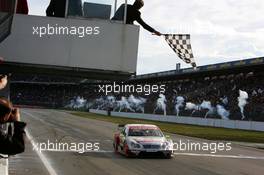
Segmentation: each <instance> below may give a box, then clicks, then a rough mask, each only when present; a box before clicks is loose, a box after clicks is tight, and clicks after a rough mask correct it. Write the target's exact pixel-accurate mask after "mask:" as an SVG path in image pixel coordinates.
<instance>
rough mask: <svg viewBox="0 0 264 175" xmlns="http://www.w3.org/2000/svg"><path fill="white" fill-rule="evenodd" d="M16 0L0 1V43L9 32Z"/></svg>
mask: <svg viewBox="0 0 264 175" xmlns="http://www.w3.org/2000/svg"><path fill="white" fill-rule="evenodd" d="M15 4H16V0H0V42H2V41H3V40H4V39H5V38H6V37H7V36H8V35H9V34H10V32H11V26H12V20H13V15H14V11H15Z"/></svg>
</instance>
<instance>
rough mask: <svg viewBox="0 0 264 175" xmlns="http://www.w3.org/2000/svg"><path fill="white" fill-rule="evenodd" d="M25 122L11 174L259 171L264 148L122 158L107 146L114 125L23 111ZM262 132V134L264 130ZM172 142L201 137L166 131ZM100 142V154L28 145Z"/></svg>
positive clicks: (188, 174)
mask: <svg viewBox="0 0 264 175" xmlns="http://www.w3.org/2000/svg"><path fill="white" fill-rule="evenodd" d="M22 120H23V121H25V122H27V123H28V126H27V132H28V139H27V142H26V143H27V150H26V152H25V153H23V154H20V155H18V156H15V157H11V158H10V161H9V164H10V171H9V172H10V174H11V175H13V174H14V175H35V174H37V175H48V174H50V175H90V174H91V175H94V174H95V175H97V174H98V175H119V174H120V175H121V174H122V175H124V174H125V175H148V174H149V175H164V174H166V175H170V174H171V175H172V174H173V175H177V174H179V175H220V174H221V175H231V174H232V175H236V174H241V175H247V174H248V175H258V174H259V175H263V172H264V150H259V149H255V148H249V147H242V146H239V145H234V144H232V150H231V151H229V152H219V153H216V154H210V153H208V152H176V153H175V155H174V157H173V158H172V159H163V158H159V157H154V158H153V157H150V158H149V157H143V158H129V159H127V158H125V157H124V156H122V155H119V154H115V153H114V152H113V149H112V138H113V133H114V131H115V130H116V124H113V123H108V122H102V121H97V120H91V119H85V118H81V117H76V116H72V115H71V114H68V113H66V112H63V111H56V110H47V109H23V110H22ZM263 135H264V134H263ZM171 138H172V139H173V141H179V139H182V140H192V141H196V142H203V141H205V142H208V141H206V140H201V139H195V138H189V137H183V136H179V135H171ZM47 140H50V141H58V142H75V143H82V142H99V143H100V152H86V153H83V154H79V153H76V152H58V151H56V150H52V151H47V152H42V153H39V152H37V151H33V147H32V143H35V144H36V143H42V142H44V143H46V142H47Z"/></svg>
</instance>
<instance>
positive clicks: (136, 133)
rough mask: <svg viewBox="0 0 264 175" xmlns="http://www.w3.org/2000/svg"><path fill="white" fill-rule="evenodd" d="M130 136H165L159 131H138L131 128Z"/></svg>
mask: <svg viewBox="0 0 264 175" xmlns="http://www.w3.org/2000/svg"><path fill="white" fill-rule="evenodd" d="M128 136H132V137H163V134H162V133H161V131H160V130H158V129H136V128H130V129H129V131H128Z"/></svg>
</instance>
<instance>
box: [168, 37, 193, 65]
mask: <svg viewBox="0 0 264 175" xmlns="http://www.w3.org/2000/svg"><path fill="white" fill-rule="evenodd" d="M164 36H165V40H166V41H167V43H168V44H169V46H170V47H171V48H172V49H173V50H174V52H175V53H176V54H177V55H178V57H179V58H180V59H182V60H183V61H184V62H186V63H187V64H191V65H192V66H193V67H194V68H196V63H195V61H194V58H193V52H192V47H191V36H190V35H189V34H180V35H175V34H165V35H164Z"/></svg>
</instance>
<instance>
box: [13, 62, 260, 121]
mask: <svg viewBox="0 0 264 175" xmlns="http://www.w3.org/2000/svg"><path fill="white" fill-rule="evenodd" d="M263 65H264V58H254V59H247V60H242V61H235V62H227V63H221V64H215V65H208V66H202V67H198V68H197V69H196V70H193V69H181V70H177V71H176V70H173V71H166V72H159V73H154V74H146V75H139V76H132V77H131V78H130V79H127V80H126V82H125V83H126V84H142V85H143V84H164V85H166V92H165V96H166V99H167V114H169V115H176V112H175V103H176V98H177V97H179V96H181V97H183V98H184V100H185V102H184V103H183V106H181V108H180V113H179V115H180V116H193V117H205V114H206V113H207V112H208V109H201V110H197V111H194V110H188V109H186V108H185V105H186V102H191V103H193V104H201V103H202V102H203V101H209V102H211V105H212V107H215V106H217V105H221V106H223V107H224V108H225V109H226V110H227V111H229V112H230V116H229V118H230V119H233V120H241V118H242V117H241V111H240V108H239V106H238V100H237V98H238V96H239V90H243V91H245V92H247V93H248V95H249V98H248V100H247V105H245V109H244V114H245V116H246V118H245V120H254V121H264V118H263V117H262V116H263V115H264V108H263V103H264V86H263V85H264V78H263V77H264V72H263ZM111 83H112V80H103V79H101V78H100V77H98V79H89V78H84V77H79V78H77V77H70V76H68V77H65V76H56V77H54V76H50V75H45V74H34V75H33V74H31V75H30V76H29V75H27V74H26V75H24V74H13V76H12V77H11V85H10V91H11V100H12V101H13V102H14V103H15V104H17V105H30V106H41V107H48V108H64V107H65V106H67V105H68V104H69V103H70V102H71V101H72V100H73V99H76V98H77V97H82V98H83V99H85V100H87V102H89V108H95V109H99V108H100V109H107V108H108V106H107V105H106V106H103V105H101V104H98V99H99V98H104V96H105V94H103V93H101V92H98V85H100V84H111ZM111 95H112V96H115V97H116V100H119V99H121V97H122V96H125V97H129V96H130V95H131V94H130V93H120V94H111ZM133 95H134V96H136V97H143V98H145V99H147V101H146V103H145V106H144V107H145V113H153V109H154V108H155V105H156V100H157V99H158V97H159V93H153V94H151V95H149V96H146V95H145V94H143V93H142V94H141V93H133ZM99 106H101V107H99ZM123 111H129V110H128V109H124V110H123ZM138 112H139V111H138ZM159 113H162V111H160V112H159ZM207 117H208V118H221V116H220V115H219V114H217V112H212V113H210V114H209V115H208V116H207Z"/></svg>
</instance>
